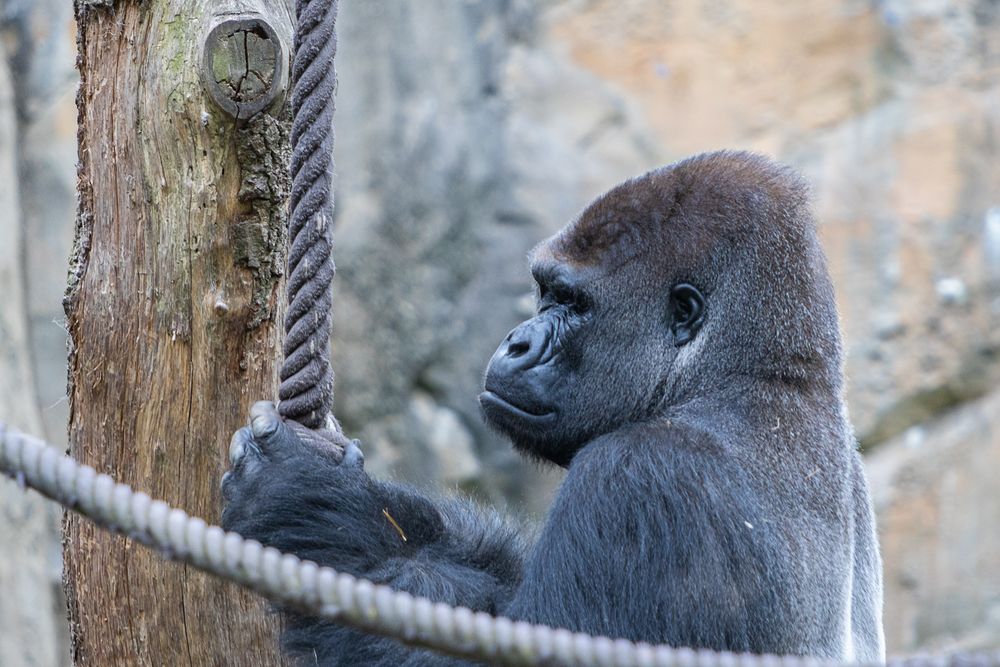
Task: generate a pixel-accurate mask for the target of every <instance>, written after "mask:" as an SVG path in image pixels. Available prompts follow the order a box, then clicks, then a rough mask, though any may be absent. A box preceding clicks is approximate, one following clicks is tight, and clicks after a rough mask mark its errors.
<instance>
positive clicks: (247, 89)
mask: <svg viewBox="0 0 1000 667" xmlns="http://www.w3.org/2000/svg"><path fill="white" fill-rule="evenodd" d="M204 54H205V55H204V59H203V61H202V83H203V85H204V86H205V88H206V89H207V90H208V93H209V95H210V96H211V98H212V100H213V101H214V102H215V103H216V104H218V105H219V106H220V107H222V109H223V110H224V111H225V112H226V113H228V114H229V115H230V116H232V117H233V118H237V119H244V120H245V119H247V118H250V117H251V116H253V115H254V114H256V113H259V112H261V111H263V110H265V109H267V108H268V107H270V106H271V105H272V104H274V103H275V102H276V101H277V100H278V99H279V98H280V97H282V96H283V95H284V92H285V87H286V85H287V80H288V67H287V60H288V57H287V55H286V54H285V47H284V45H283V44H282V43H281V40H280V39H278V34H277V33H276V32H275V31H274V28H272V27H271V26H270V24H268V23H267V22H266V21H264V20H262V19H260V18H239V19H228V20H225V21H223V22H221V23H219V24H218V25H216V26H215V27H214V28H212V31H211V32H210V33H209V34H208V39H207V40H206V41H205V49H204Z"/></svg>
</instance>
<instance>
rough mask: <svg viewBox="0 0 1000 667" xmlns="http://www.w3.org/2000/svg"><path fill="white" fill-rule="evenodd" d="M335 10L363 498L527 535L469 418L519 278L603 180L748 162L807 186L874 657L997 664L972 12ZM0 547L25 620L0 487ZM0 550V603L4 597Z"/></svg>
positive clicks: (984, 212) (708, 4)
mask: <svg viewBox="0 0 1000 667" xmlns="http://www.w3.org/2000/svg"><path fill="white" fill-rule="evenodd" d="M68 4H69V3H67V2H65V0H5V1H4V0H0V22H2V26H3V31H2V33H0V44H2V45H3V46H4V47H5V48H4V50H3V51H0V55H3V56H4V57H3V58H0V203H3V208H2V211H0V220H2V221H0V230H2V233H3V237H2V238H0V294H3V295H4V297H5V298H3V299H2V300H0V387H3V388H5V391H6V388H8V387H15V388H17V390H18V391H19V395H18V400H19V401H20V402H19V403H17V404H16V405H15V404H14V403H13V402H10V401H9V402H8V403H4V402H3V401H2V400H0V418H2V419H7V420H10V421H13V422H14V423H16V424H18V425H21V426H23V427H25V428H34V429H35V430H37V429H39V428H41V429H43V433H44V435H45V436H46V437H47V438H48V439H49V440H52V441H55V442H63V441H65V423H66V415H67V407H66V404H65V399H64V390H65V382H64V380H65V370H64V359H65V353H64V347H63V346H64V336H65V333H64V331H63V329H62V326H61V324H60V322H61V319H62V317H63V316H62V312H61V305H60V300H61V294H62V290H63V287H64V282H65V269H64V266H65V261H64V258H65V257H67V255H68V250H69V244H70V239H71V234H72V226H73V216H74V189H73V188H74V162H75V110H74V106H73V92H74V85H75V75H74V72H73V70H72V63H73V53H72V48H73V35H74V29H73V26H72V22H71V18H72V17H71V11H70V8H69V7H68ZM341 4H342V9H341V21H340V36H341V47H340V52H339V56H338V59H339V70H340V91H339V98H338V104H339V107H338V111H337V129H338V134H337V156H336V157H337V163H338V178H339V181H338V209H337V223H336V224H337V240H338V248H337V261H338V267H339V276H338V279H337V283H336V321H335V342H334V357H335V368H336V369H337V372H338V378H337V388H338V394H337V412H338V415H339V416H340V418H341V419H342V421H343V422H344V423H345V425H346V426H347V427H348V428H349V429H350V431H351V432H352V434H354V435H356V436H357V437H360V438H362V440H363V441H364V443H365V446H366V451H367V455H368V460H369V466H370V467H371V469H372V470H373V471H375V472H378V473H384V474H391V475H396V476H400V477H405V478H407V479H409V480H411V481H415V482H417V483H418V484H428V485H430V484H433V483H435V482H436V481H438V482H441V483H443V484H444V485H446V486H448V487H451V488H457V489H461V490H464V491H466V492H469V493H472V494H474V495H477V496H479V497H481V498H483V499H486V500H489V501H491V502H496V503H501V504H507V505H509V506H511V507H512V508H514V509H518V510H523V511H526V512H528V513H531V514H532V515H534V516H540V514H541V512H542V511H543V510H544V507H545V505H546V503H547V500H548V498H549V497H550V494H551V491H552V489H553V488H554V485H555V484H557V483H558V479H559V476H558V474H555V473H553V472H551V471H545V470H541V469H538V468H537V467H534V466H531V465H529V464H525V463H522V462H520V461H519V460H518V459H517V458H516V456H514V455H513V454H512V453H511V452H510V449H509V447H508V446H507V445H506V444H505V443H504V442H502V441H501V440H499V439H498V438H497V437H495V436H494V435H492V434H490V433H489V432H488V431H487V430H486V429H485V428H484V427H483V426H482V424H481V422H480V420H479V417H478V408H477V404H476V400H475V397H476V394H477V392H478V388H479V386H480V382H481V373H482V369H483V366H484V364H485V362H486V360H487V359H488V358H489V356H490V355H491V354H492V351H493V349H494V347H495V346H496V344H497V343H498V342H499V341H500V339H501V338H502V337H503V335H504V334H505V333H506V332H507V331H508V330H509V329H510V328H511V327H513V326H514V325H515V324H516V323H517V322H518V321H519V320H520V319H521V318H523V316H524V315H525V314H527V313H528V312H529V311H530V310H531V307H532V298H531V285H530V283H529V281H528V275H527V272H526V271H525V266H526V261H525V257H526V253H527V252H528V250H529V249H530V248H531V247H532V246H533V245H534V244H535V243H537V242H538V241H539V240H541V239H542V238H544V237H545V236H547V235H548V234H550V233H552V232H553V231H555V230H556V229H558V228H559V227H560V226H562V225H563V224H564V223H565V222H566V221H567V220H568V219H570V218H571V217H572V216H573V215H574V214H575V213H576V212H578V211H579V210H580V209H581V208H582V207H583V206H584V205H585V204H586V202H587V201H588V200H589V199H590V198H591V197H593V196H595V195H596V194H598V193H600V192H602V191H603V190H605V189H607V188H608V187H609V186H611V185H613V184H614V183H616V182H617V181H619V180H621V179H623V178H625V177H627V176H631V175H634V174H636V173H639V172H642V171H644V170H646V169H649V168H651V167H654V166H657V165H660V164H662V163H665V162H669V161H672V160H675V159H678V158H681V157H683V156H686V155H688V154H691V153H695V152H700V151H704V150H710V149H716V148H723V147H734V148H749V149H754V150H759V151H763V152H766V153H770V154H772V155H774V156H776V157H778V158H780V159H782V160H785V161H787V162H790V163H791V164H793V165H795V166H796V167H797V168H799V169H800V170H801V171H802V172H803V173H805V175H806V176H807V177H808V179H809V180H810V181H811V182H812V183H813V184H814V187H815V202H816V210H817V213H818V217H819V221H820V224H821V230H822V235H823V238H824V241H825V244H826V249H827V252H828V255H829V258H830V264H831V269H832V271H833V274H834V279H835V282H836V284H837V287H838V289H839V300H840V310H841V313H842V317H843V324H844V329H845V333H846V337H847V341H848V347H849V357H848V367H847V372H848V375H849V378H850V382H849V393H848V398H849V402H850V408H851V415H852V418H853V420H854V423H855V425H856V428H857V435H858V439H859V441H860V442H861V444H862V446H863V447H864V448H865V451H866V454H867V455H868V461H869V474H870V477H871V479H872V483H873V487H874V488H873V490H874V493H875V498H876V504H877V510H878V514H879V521H880V532H881V535H882V546H883V551H884V558H885V564H886V614H885V623H886V635H887V640H888V644H889V649H890V652H892V653H899V652H913V651H917V650H926V649H944V648H953V647H966V648H976V647H987V646H998V645H1000V529H998V526H1000V2H997V0H800V1H798V2H785V1H782V0H548V1H544V2H528V1H527V0H479V1H473V0H428V1H426V2H419V3H416V2H412V3H411V2H357V1H347V0H345V1H344V2H342V3H341ZM3 398H5V397H0V399H3ZM24 526H30V527H31V528H32V531H33V532H31V539H32V540H33V542H31V544H30V547H31V549H32V553H35V554H37V555H38V561H39V563H38V567H39V568H40V571H41V572H43V573H48V574H47V575H46V576H48V577H49V581H50V582H51V586H50V587H49V589H47V590H45V591H39V592H38V595H39V596H40V597H39V598H38V599H39V600H40V601H43V602H44V601H45V600H51V599H53V597H54V596H55V591H57V577H58V574H57V573H58V561H57V558H58V546H57V537H56V535H57V531H56V520H55V517H54V515H52V514H51V513H47V511H46V509H45V508H43V507H39V506H37V505H36V504H32V503H30V502H27V501H26V500H25V497H24V496H23V494H20V493H19V492H17V491H16V490H12V489H11V485H2V486H0V544H4V545H7V544H13V543H16V542H17V541H18V540H22V541H23V540H24V538H19V537H18V536H19V535H21V534H23V530H24ZM6 549H7V547H6V546H5V547H3V548H0V591H8V590H11V588H10V587H11V586H12V585H13V582H14V579H15V577H14V575H13V573H12V572H11V570H10V569H9V568H7V569H5V567H4V560H5V557H6V554H7V553H8V552H6ZM22 593H23V594H25V595H27V594H29V593H30V591H29V592H22ZM0 595H2V594H0ZM8 607H9V605H8ZM52 607H53V605H52V604H49V603H47V602H44V604H41V605H35V606H32V607H31V608H30V609H29V610H27V611H26V610H25V608H24V606H23V605H21V606H20V607H19V608H18V609H17V610H16V611H15V612H11V611H10V609H8V608H5V606H4V604H3V602H2V601H0V627H3V625H2V623H3V619H2V616H3V614H4V613H32V614H36V615H37V616H38V618H39V623H38V627H39V628H41V630H40V632H42V633H43V634H46V633H47V636H52V637H53V639H52V641H51V642H50V644H51V645H53V646H59V645H60V644H61V642H62V639H61V636H62V635H61V629H60V628H61V626H60V624H59V622H58V621H59V619H58V617H57V614H56V613H55V612H53V611H52ZM5 609H6V611H5ZM53 619H55V620H53ZM53 626H54V627H53ZM9 643H10V642H8V644H9ZM5 646H6V644H5V643H4V641H3V637H2V636H0V664H4V665H14V664H38V665H50V664H58V662H59V658H58V657H56V656H57V655H58V652H51V653H50V652H47V651H39V652H36V653H35V659H34V660H33V661H32V662H15V661H14V660H15V659H14V658H11V657H9V656H10V655H11V654H9V653H8V654H7V655H8V657H6V658H5V655H4V647H5ZM18 659H20V660H24V658H18Z"/></svg>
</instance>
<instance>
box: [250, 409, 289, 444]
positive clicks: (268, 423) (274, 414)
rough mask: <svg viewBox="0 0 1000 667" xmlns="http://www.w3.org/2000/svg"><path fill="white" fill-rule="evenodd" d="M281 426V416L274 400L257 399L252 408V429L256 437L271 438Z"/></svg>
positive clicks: (260, 438)
mask: <svg viewBox="0 0 1000 667" xmlns="http://www.w3.org/2000/svg"><path fill="white" fill-rule="evenodd" d="M281 426H282V422H281V416H280V415H279V414H278V410H277V408H275V407H274V403H273V402H272V401H257V402H256V403H254V404H253V406H252V407H251V408H250V429H251V431H252V432H253V437H254V438H257V439H259V440H267V439H270V438H271V437H272V436H273V435H274V434H275V433H277V432H278V431H279V430H280V429H281Z"/></svg>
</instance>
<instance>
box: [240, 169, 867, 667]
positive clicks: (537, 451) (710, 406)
mask: <svg viewBox="0 0 1000 667" xmlns="http://www.w3.org/2000/svg"><path fill="white" fill-rule="evenodd" d="M531 273H532V275H533V277H534V279H535V282H536V283H537V285H538V292H537V314H536V315H535V316H534V317H532V318H531V319H529V320H528V321H526V322H524V323H522V324H521V325H520V326H518V327H517V328H515V329H514V330H513V331H511V332H510V333H509V334H508V335H507V337H506V338H505V339H504V340H503V342H502V343H501V344H500V347H499V349H498V350H497V351H496V354H494V355H493V358H492V360H491V361H490V363H489V367H488V369H487V371H486V376H485V386H484V391H483V393H482V394H481V395H480V397H479V401H480V404H481V407H482V413H483V416H484V418H485V419H486V421H487V422H488V423H489V424H490V425H491V426H492V427H493V428H495V429H497V430H498V431H499V432H500V433H502V434H504V435H505V436H507V437H508V438H509V439H510V441H511V442H512V443H513V445H514V447H516V448H517V449H518V450H519V451H520V452H523V453H524V454H525V455H527V456H529V457H532V458H535V459H539V460H542V461H547V462H551V463H553V464H556V465H558V466H562V467H563V468H565V469H566V473H565V479H564V480H563V482H562V485H561V487H560V489H559V491H558V494H557V496H556V498H555V500H554V502H553V504H552V507H551V508H550V510H549V512H548V516H547V518H546V520H545V522H544V525H543V526H542V527H541V528H540V529H539V531H538V534H537V536H536V537H535V538H533V539H531V538H529V537H527V536H526V535H525V534H524V533H523V532H522V531H521V530H520V529H519V528H518V526H517V525H516V524H515V523H512V522H511V521H510V520H508V519H505V518H503V517H501V516H500V515H499V514H497V513H495V512H492V511H488V510H485V509H482V508H480V507H477V506H475V505H474V504H473V503H471V502H468V501H465V500H461V499H455V498H451V499H448V498H440V497H434V496H431V495H428V494H426V493H422V492H420V491H417V490H414V489H413V488H410V487H407V486H404V485H400V484H396V483H389V482H386V481H380V480H375V479H372V478H371V477H369V476H368V475H367V474H366V473H365V471H364V467H363V457H362V456H361V454H360V450H359V449H358V446H357V443H356V441H351V440H348V438H346V437H345V436H344V435H343V434H342V433H341V432H340V430H339V427H338V428H332V429H330V430H327V431H323V432H313V431H310V430H308V429H306V428H304V427H302V426H300V425H298V424H296V423H294V422H291V421H287V422H286V421H283V420H282V419H281V418H280V417H279V416H278V414H277V412H276V411H275V409H274V406H273V405H272V404H270V403H258V404H257V405H255V406H254V407H253V408H252V410H251V413H250V416H251V420H250V425H249V426H248V427H247V428H244V429H242V430H240V431H238V432H237V433H236V434H235V435H234V437H233V441H232V443H231V446H230V460H231V463H232V468H231V470H230V472H228V473H227V474H226V476H225V478H224V481H223V491H224V497H225V499H226V506H225V509H224V513H223V525H224V526H225V528H226V529H228V530H235V531H238V532H240V533H242V534H243V535H244V536H246V537H249V538H253V539H256V540H259V541H260V542H262V543H264V544H266V545H270V546H273V547H276V548H278V549H281V550H282V551H287V552H291V553H294V554H297V555H298V556H300V557H301V558H304V559H308V560H312V561H315V562H316V563H319V564H321V565H329V566H332V567H334V568H336V569H338V570H341V571H343V572H349V573H351V574H353V575H356V576H359V577H365V578H368V579H371V580H373V581H375V582H378V583H382V584H387V585H390V586H392V587H394V588H397V589H400V590H404V591H408V592H410V593H413V594H415V595H421V596H425V597H428V598H430V599H432V600H435V601H443V602H447V603H450V604H455V605H464V606H466V607H469V608H471V609H473V610H477V611H486V612H489V613H492V614H500V615H505V616H507V617H510V618H512V619H517V620H525V621H531V622H536V623H545V624H548V625H552V626H557V627H563V628H568V629H570V630H573V631H581V632H587V633H590V634H599V635H605V636H610V637H615V638H627V639H631V640H637V641H645V642H653V643H666V644H671V645H674V646H688V647H697V648H708V649H718V650H730V651H740V652H743V651H746V652H752V653H775V654H795V655H810V656H817V657H821V658H830V659H836V660H843V661H855V660H856V661H860V662H872V661H881V660H883V659H884V647H883V633H882V623H881V613H882V580H881V561H880V556H879V550H878V544H877V540H876V535H875V529H874V519H873V513H872V505H871V499H870V495H869V491H868V486H867V482H866V480H865V476H864V472H863V469H862V462H861V458H860V455H859V453H858V451H857V448H856V444H855V440H854V436H853V432H852V428H851V426H850V424H849V422H848V417H847V410H846V407H845V403H844V396H843V393H844V382H843V369H842V364H843V361H842V345H841V337H840V331H839V324H838V316H837V310H836V306H835V303H834V293H833V288H832V285H831V281H830V278H829V274H828V272H827V268H826V260H825V258H824V255H823V252H822V249H821V248H820V244H819V241H818V238H817V234H816V230H815V225H814V222H813V219H812V215H811V213H810V209H809V202H808V193H807V188H806V186H805V185H804V183H803V182H802V181H801V180H800V179H799V178H798V177H797V176H796V175H795V174H794V173H793V172H792V171H791V170H790V169H789V168H787V167H784V166H781V165H778V164H775V163H773V162H771V161H769V160H768V159H766V158H764V157H761V156H758V155H754V154H749V153H742V152H719V153H711V154H705V155H700V156H696V157H693V158H689V159H687V160H684V161H681V162H678V163H676V164H673V165H669V166H666V167H663V168H660V169H656V170H654V171H651V172H649V173H647V174H645V175H643V176H639V177H637V178H634V179H631V180H628V181H626V182H624V183H622V184H620V185H618V186H617V187H615V188H613V189H612V190H610V191H609V192H607V193H606V194H604V195H602V196H601V197H599V198H598V199H597V200H596V201H594V202H593V203H592V204H590V206H589V207H587V208H586V210H584V211H583V213H581V214H580V215H579V217H578V218H576V219H575V220H573V221H572V222H570V223H569V224H568V225H567V226H566V227H565V228H564V229H563V230H562V231H560V232H559V233H558V234H556V235H555V236H553V237H552V238H550V239H548V240H547V241H545V242H543V243H542V244H541V245H539V246H538V247H537V248H536V249H535V250H534V251H533V252H532V255H531ZM283 645H284V648H285V650H286V651H287V652H288V653H289V654H291V655H295V656H301V657H304V658H306V659H307V661H308V662H309V664H320V665H452V664H465V663H462V662H461V661H458V660H456V659H454V658H449V657H444V656H438V655H436V654H433V653H431V652H428V651H426V650H420V649H413V648H409V647H406V646H403V645H401V644H399V643H397V642H394V641H392V640H389V639H384V638H379V637H374V636H371V635H366V634H364V633H361V632H358V631H355V630H353V629H350V628H346V627H343V626H340V625H338V624H336V623H332V622H329V621H324V620H321V619H316V618H310V617H306V616H301V615H296V614H295V613H294V612H292V611H288V612H287V618H286V627H285V631H284V634H283Z"/></svg>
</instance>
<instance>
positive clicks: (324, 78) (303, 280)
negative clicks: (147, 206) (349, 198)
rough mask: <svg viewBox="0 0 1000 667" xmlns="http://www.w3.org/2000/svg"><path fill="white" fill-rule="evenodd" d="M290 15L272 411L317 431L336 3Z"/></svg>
mask: <svg viewBox="0 0 1000 667" xmlns="http://www.w3.org/2000/svg"><path fill="white" fill-rule="evenodd" d="M296 15H297V17H298V27H297V28H296V30H295V57H294V60H293V63H292V112H293V114H294V118H293V120H292V136H291V141H292V161H291V174H292V191H291V195H290V197H289V208H290V211H289V216H288V236H289V239H290V240H289V248H288V312H287V313H286V315H285V344H284V355H285V361H284V363H283V364H282V366H281V372H280V378H281V385H280V387H279V389H278V398H279V399H280V403H279V405H278V411H279V412H280V413H281V415H282V416H284V417H288V418H290V419H294V420H295V421H297V422H299V423H301V424H303V425H305V426H308V427H310V428H319V427H321V426H324V425H325V422H326V420H327V416H328V415H330V412H331V409H332V405H333V371H332V370H331V368H330V351H329V343H330V323H331V315H330V308H331V306H332V297H331V295H330V284H331V282H332V281H333V274H334V271H335V269H334V265H333V258H332V256H331V249H332V233H331V231H332V230H331V227H332V223H333V111H334V93H335V92H336V88H337V72H336V70H335V69H334V66H333V58H334V56H335V55H336V53H337V33H336V21H337V0H298V2H297V3H296Z"/></svg>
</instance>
